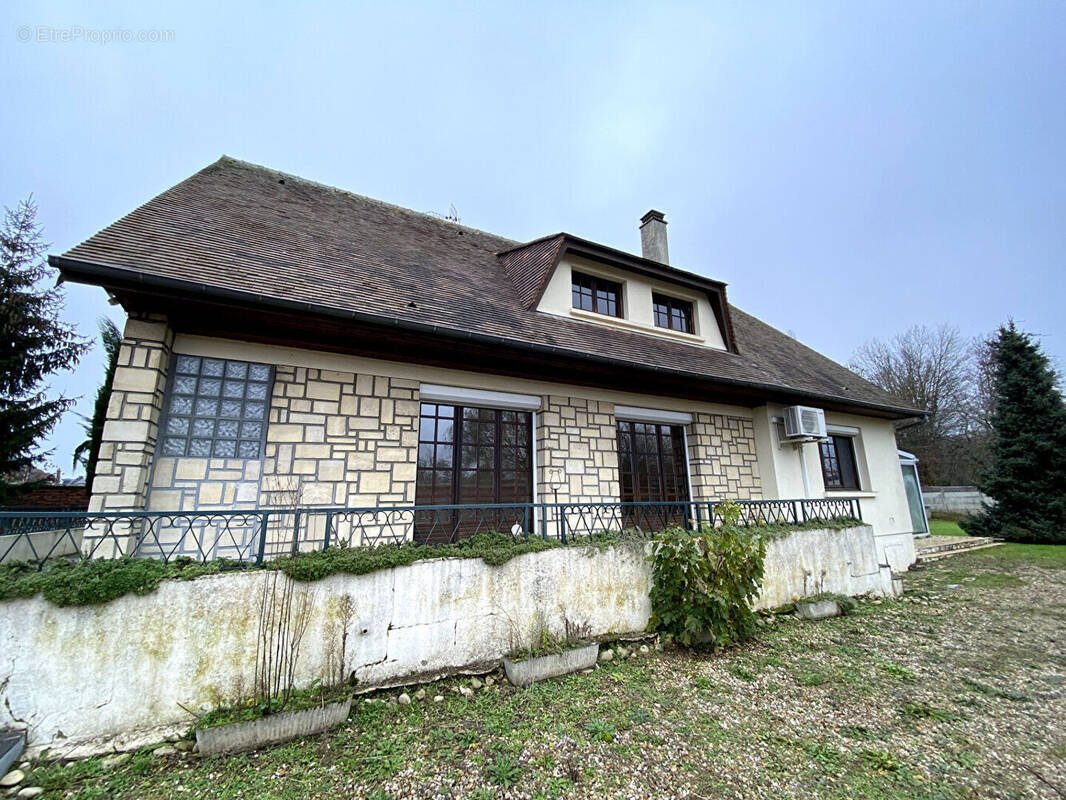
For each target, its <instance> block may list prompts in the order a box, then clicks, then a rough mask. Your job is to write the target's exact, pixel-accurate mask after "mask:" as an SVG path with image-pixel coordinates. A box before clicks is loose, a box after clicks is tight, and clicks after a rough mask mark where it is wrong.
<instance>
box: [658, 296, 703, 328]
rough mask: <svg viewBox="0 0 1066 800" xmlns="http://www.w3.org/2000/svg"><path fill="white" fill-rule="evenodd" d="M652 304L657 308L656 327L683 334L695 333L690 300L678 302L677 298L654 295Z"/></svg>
mask: <svg viewBox="0 0 1066 800" xmlns="http://www.w3.org/2000/svg"><path fill="white" fill-rule="evenodd" d="M651 302H652V305H653V306H654V308H655V325H656V327H659V328H669V329H670V330H672V331H681V332H682V333H693V332H694V331H693V326H692V303H690V302H689V301H688V300H678V299H677V298H676V297H667V296H666V295H665V294H653V295H652V297H651Z"/></svg>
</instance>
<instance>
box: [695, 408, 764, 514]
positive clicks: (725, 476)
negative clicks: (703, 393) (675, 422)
mask: <svg viewBox="0 0 1066 800" xmlns="http://www.w3.org/2000/svg"><path fill="white" fill-rule="evenodd" d="M687 435H688V453H689V469H690V471H691V474H690V476H689V478H690V480H691V483H692V495H693V498H694V499H695V500H724V499H726V498H729V499H733V500H759V499H761V498H762V483H761V482H760V480H759V460H758V458H757V457H756V455H755V428H754V426H753V425H752V421H751V420H750V419H743V418H742V417H728V416H725V415H722V414H704V413H700V412H697V413H695V414H693V415H692V424H691V425H690V426H689V428H688V434H687Z"/></svg>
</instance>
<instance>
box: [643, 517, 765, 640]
mask: <svg viewBox="0 0 1066 800" xmlns="http://www.w3.org/2000/svg"><path fill="white" fill-rule="evenodd" d="M715 510H716V511H717V512H718V514H720V515H721V518H722V520H723V522H722V525H721V526H720V527H718V528H714V527H709V526H705V527H703V528H700V529H699V530H685V529H684V528H670V529H668V530H665V531H663V532H662V533H661V534H659V535H658V536H657V537H656V541H655V543H654V545H653V548H652V589H651V606H652V617H651V621H650V623H649V624H650V627H651V628H652V629H653V630H661V631H663V633H664V634H666V636H668V637H669V638H671V639H673V640H674V641H677V642H678V643H680V644H682V645H685V646H686V647H693V646H697V645H701V644H705V645H712V646H714V647H724V646H726V645H730V644H736V643H737V642H742V641H744V640H746V639H748V638H749V637H750V636H751V634H752V632H753V631H754V630H755V614H754V612H753V611H752V603H754V601H755V598H756V597H757V596H758V594H759V587H760V585H761V583H762V576H763V562H764V560H765V556H766V542H765V539H764V537H763V535H762V532H760V531H759V530H758V529H753V528H745V527H743V526H740V525H738V524H737V520H738V519H739V517H740V508H739V506H737V504H736V503H733V502H729V501H726V502H724V503H722V504H720V505H718V506H717V507H716V509H715Z"/></svg>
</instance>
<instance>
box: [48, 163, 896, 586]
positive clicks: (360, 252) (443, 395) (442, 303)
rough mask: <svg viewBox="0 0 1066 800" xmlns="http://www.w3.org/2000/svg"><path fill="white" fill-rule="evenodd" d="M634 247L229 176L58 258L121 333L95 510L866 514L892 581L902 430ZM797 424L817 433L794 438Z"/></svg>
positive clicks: (662, 237)
mask: <svg viewBox="0 0 1066 800" xmlns="http://www.w3.org/2000/svg"><path fill="white" fill-rule="evenodd" d="M640 236H641V243H642V254H641V255H640V256H637V255H633V254H630V253H626V252H622V251H620V250H616V249H613V248H611V247H606V246H604V245H601V244H597V243H595V242H591V241H588V240H586V239H582V238H579V237H577V236H574V235H571V234H568V233H557V234H553V235H550V236H545V237H543V238H540V239H536V240H534V241H531V242H525V243H522V242H515V241H511V240H508V239H505V238H502V237H499V236H495V235H492V234H488V233H485V232H483V231H479V230H475V229H473V228H469V227H465V226H463V225H459V224H455V223H454V222H451V221H447V220H442V219H438V218H435V217H433V216H429V215H425V214H419V213H416V212H413V211H409V210H407V209H403V208H399V207H396V206H393V205H389V204H386V203H382V202H379V201H376V200H372V199H369V198H366V197H361V196H358V195H354V194H351V193H348V192H345V191H341V190H338V189H334V188H331V187H328V186H324V185H321V184H318V183H313V182H311V181H307V180H303V179H300V178H297V177H293V176H291V175H286V174H283V173H280V172H275V171H273V170H270V169H266V168H263V167H259V166H255V165H252V164H248V163H244V162H241V161H237V160H234V159H231V158H226V157H224V158H222V159H220V160H219V161H217V162H216V163H214V164H212V165H210V166H208V167H207V168H205V169H203V170H202V171H200V172H198V173H196V174H195V175H193V176H192V177H190V178H188V179H187V180H185V181H183V182H181V183H179V184H178V185H177V186H175V187H173V188H172V189H169V190H167V191H165V192H163V193H162V194H161V195H159V196H158V197H156V198H154V199H152V200H150V201H149V202H148V203H146V204H145V205H143V206H141V207H140V208H138V209H137V210H135V211H133V212H132V213H131V214H129V215H128V216H126V217H123V218H122V219H120V220H119V221H117V222H115V223H114V224H112V225H110V226H109V227H107V228H105V229H104V230H102V231H100V232H99V233H97V234H96V235H94V236H92V237H91V238H89V239H88V240H87V241H85V242H83V243H82V244H79V245H78V246H76V247H74V248H73V249H71V250H69V251H68V252H66V253H64V254H63V255H62V256H53V257H51V258H50V262H51V264H52V265H53V266H55V267H57V268H58V269H59V270H60V272H61V273H62V276H63V278H64V279H66V280H70V281H77V282H82V283H90V284H95V285H99V286H102V287H104V288H105V289H106V290H107V292H108V293H109V295H111V297H112V298H113V299H114V301H116V302H118V303H120V304H121V305H122V307H123V308H124V309H125V310H126V312H127V313H128V315H129V321H128V323H127V325H126V328H125V334H124V340H123V345H122V349H121V355H120V361H119V366H118V369H117V372H116V374H115V379H114V390H113V395H112V398H111V403H110V406H109V408H108V419H107V423H106V425H105V428H104V435H103V445H102V448H101V452H100V457H99V462H98V466H97V473H96V476H95V479H94V482H93V496H92V499H91V506H90V510H95V511H129V510H133V509H147V510H160V511H183V512H207V511H215V510H227V509H229V510H233V509H236V510H249V511H251V510H255V509H262V508H272V507H278V506H282V507H287V506H292V507H293V508H295V507H297V506H298V507H299V508H302V509H307V510H309V511H313V510H314V509H345V508H349V509H350V508H378V507H389V508H410V507H412V506H417V507H422V506H431V505H450V504H464V505H466V504H473V505H484V504H511V505H513V506H515V507H516V508H517V507H520V506H524V505H525V504H530V503H538V504H544V503H551V504H571V505H572V506H574V508H570V509H569V510H568V511H566V513H567V514H578V515H580V514H583V513H598V512H592V511H588V512H586V511H581V510H579V509H576V505H577V504H589V505H588V506H587V508H588V509H594V508H595V509H602V508H604V507H607V506H603V505H596V504H608V505H610V504H615V506H614V507H615V508H616V511H615V512H613V513H615V521H616V522H617V521H618V519H619V517H618V514H622V518H621V519H622V521H623V522H624V521H625V515H626V514H630V513H632V508H629V510H625V507H622V506H618V505H617V504H619V503H659V504H660V505H659V506H655V507H652V506H649V508H655V509H658V510H657V511H656V513H662V514H665V516H664V519H667V518H676V513H677V512H674V511H670V510H669V508H671V507H668V506H664V505H662V504H666V503H670V504H682V503H686V502H688V501H693V502H696V503H709V502H711V501H717V500H721V499H724V498H737V499H742V500H765V501H775V500H781V501H784V500H789V501H791V500H796V499H807V500H812V501H813V500H829V501H836V500H847V501H854V500H858V501H859V504H860V505H861V513H862V515H863V518H864V520H866V521H867V522H869V523H870V524H872V525H873V527H874V531H875V535H876V537H877V541H878V543H879V550H880V551H881V553H882V554H883V558H884V559H886V560H887V561H888V562H889V563H890V564H891V566H892V567H893V568H894V569H903V568H906V567H907V566H908V565H909V564H910V563H912V562H913V560H914V547H913V541H912V530H911V523H910V515H909V513H908V506H907V496H906V492H905V489H904V483H903V478H902V475H901V472H900V466H899V461H898V457H897V451H896V441H895V435H894V429H893V420H898V419H901V418H905V417H913V416H915V414H916V412H915V411H914V410H913V409H911V408H907V407H903V406H901V405H900V403H899V401H897V400H896V399H894V398H893V397H891V396H889V395H888V394H886V393H885V392H883V391H882V390H881V389H879V388H878V387H876V386H873V385H872V384H870V383H868V382H867V381H865V380H863V379H862V378H860V377H859V376H857V375H855V374H854V373H852V372H850V371H849V370H847V369H845V368H844V367H842V366H840V365H839V364H836V363H835V362H833V361H831V360H830V359H828V358H826V357H824V356H822V355H820V354H819V353H817V352H815V351H813V350H811V349H809V348H807V347H805V346H803V345H802V344H800V343H799V342H797V341H795V340H794V339H792V338H790V337H789V336H786V335H784V334H783V333H780V332H779V331H777V330H775V329H773V328H771V327H770V326H768V325H766V324H765V323H763V322H761V321H759V320H757V319H755V318H754V317H752V316H750V315H748V314H745V313H744V312H743V311H741V310H739V309H737V308H735V307H733V306H731V305H730V304H729V302H728V299H727V293H726V285H725V284H723V283H721V282H719V281H716V280H712V279H709V278H706V277H703V276H701V275H697V274H694V273H692V272H687V271H684V270H681V269H678V268H676V267H674V266H671V265H670V264H669V257H668V247H667V236H666V220H665V218H664V216H663V214H661V213H660V212H658V211H650V212H648V214H646V215H645V216H644V218H643V219H642V220H641V227H640ZM800 406H802V407H808V408H810V409H817V410H820V411H821V412H824V422H825V425H826V428H825V430H824V432H823V434H822V435H820V436H816V437H811V436H806V437H793V438H788V437H786V428H785V424H784V420H785V417H786V415H787V414H790V413H793V412H790V411H788V409H795V408H796V407H800ZM812 413H815V416H816V417H817V416H819V415H818V414H817V413H816V412H812ZM815 421H817V420H815ZM780 507H784V506H783V505H781V504H778V505H775V504H774V503H767V504H766V508H767V509H768V510H772V509H774V508H780ZM825 507H827V508H828V507H829V506H828V505H827V506H825ZM617 509H623V510H622V511H618V510H617ZM664 509H667V510H665V511H664ZM697 510H698V508H697ZM331 513H332V512H331ZM532 513H533V516H534V518H533V519H530V518H529V517H528V516H527V517H526V518H525V519H524V520H520V521H519V523H518V524H519V526H520V527H523V526H524V527H525V528H526V529H528V528H529V527H530V526H535V525H537V524H538V521H537V515H538V514H539V515H542V517H541V519H540V523H539V524H544V519H543V515H545V514H548V513H549V511H547V510H545V509H544V508H540V509H536V508H534V509H533V510H532ZM680 513H681V515H682V516H684V515H685V514H689V515H690V516H691V512H680ZM338 514H339V512H338ZM671 515H674V516H673V517H671ZM349 521H350V522H351V518H350V519H349ZM353 524H354V523H353ZM417 526H418V522H417V520H416V521H415V526H414V527H415V528H416V529H417ZM327 531H328V527H327ZM460 532H462V531H460ZM406 535H413V534H412V529H411V527H410V526H408V528H407V534H406ZM327 536H328V533H327ZM429 539H430V540H432V536H431V535H430V536H429Z"/></svg>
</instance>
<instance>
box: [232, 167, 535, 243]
mask: <svg viewBox="0 0 1066 800" xmlns="http://www.w3.org/2000/svg"><path fill="white" fill-rule="evenodd" d="M223 162H229V163H231V164H236V165H237V166H240V167H244V168H246V169H251V170H254V171H256V172H264V173H267V174H270V175H275V176H277V177H281V178H285V179H288V180H294V181H298V182H299V183H303V184H306V185H307V186H314V187H316V188H318V189H325V190H327V191H330V192H336V193H337V194H340V195H344V196H346V197H351V198H353V199H355V200H359V201H360V202H364V203H371V204H373V205H377V206H381V207H383V208H386V209H393V210H395V211H400V212H403V213H404V214H410V215H412V216H415V217H419V218H421V219H424V220H426V221H427V222H432V223H434V224H436V225H439V226H441V227H446V226H448V227H451V228H463V229H464V230H468V231H470V232H471V233H477V234H480V235H482V236H487V237H489V238H490V239H498V240H500V241H503V242H507V243H509V244H511V245H513V246H521V244H522V243H521V242H519V241H517V240H515V239H511V238H510V237H508V236H501V235H500V234H498V233H492V232H491V231H486V230H482V229H481V228H475V227H473V226H471V225H464V224H462V223H461V222H453V221H451V220H445V219H441V218H440V217H436V216H434V215H433V214H431V213H429V212H427V211H416V210H415V209H413V208H408V207H407V206H401V205H398V204H397V203H390V202H388V201H387V200H379V199H377V198H376V197H370V196H369V195H365V194H359V193H358V192H353V191H350V190H348V189H342V188H340V187H339V186H332V185H330V184H328V183H322V182H321V181H316V180H312V179H311V178H305V177H303V176H302V175H295V174H293V173H291V172H284V171H282V170H280V169H274V168H273V167H268V166H265V165H263V164H256V163H255V162H253V161H245V160H244V159H241V158H234V157H233V156H229V155H226V154H223V155H222V156H221V157H220V158H219V159H218V161H216V162H215V164H221V163H223ZM212 166H213V165H212ZM512 249H513V248H512Z"/></svg>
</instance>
